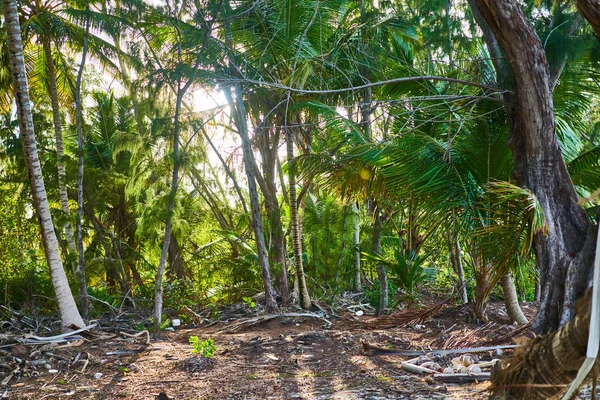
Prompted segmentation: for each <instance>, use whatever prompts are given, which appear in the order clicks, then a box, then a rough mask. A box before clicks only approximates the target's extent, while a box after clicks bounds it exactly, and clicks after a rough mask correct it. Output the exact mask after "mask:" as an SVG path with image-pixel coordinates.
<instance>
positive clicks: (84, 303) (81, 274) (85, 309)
mask: <svg viewBox="0 0 600 400" xmlns="http://www.w3.org/2000/svg"><path fill="white" fill-rule="evenodd" d="M90 22H91V20H90V18H87V19H86V22H85V32H86V35H85V38H84V39H83V53H82V55H81V64H80V65H79V71H78V72H77V82H76V84H75V113H76V121H75V124H76V126H77V153H78V169H77V221H76V225H75V227H76V232H77V251H78V252H79V265H78V268H77V278H78V281H79V304H80V306H81V313H82V314H83V317H84V318H87V317H88V313H89V307H90V305H89V299H88V297H87V284H86V279H85V253H84V248H83V232H82V226H81V225H82V219H83V169H84V154H83V117H82V105H81V80H82V77H83V69H84V68H85V61H86V57H87V51H88V34H89V29H90Z"/></svg>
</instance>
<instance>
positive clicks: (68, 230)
mask: <svg viewBox="0 0 600 400" xmlns="http://www.w3.org/2000/svg"><path fill="white" fill-rule="evenodd" d="M42 47H43V49H44V56H45V57H46V64H47V68H48V86H49V88H50V102H51V104H52V121H53V124H54V135H55V138H56V166H57V168H58V193H59V197H60V207H61V209H62V211H63V213H64V214H65V218H66V220H65V221H66V222H65V224H64V230H65V237H66V238H67V248H68V249H69V252H68V254H67V260H68V263H69V265H70V266H71V271H72V272H73V275H75V276H76V274H77V271H76V268H75V265H76V262H75V259H74V258H73V256H74V255H75V254H76V252H77V247H76V245H75V238H74V235H73V227H72V226H71V211H70V210H69V194H68V193H67V171H66V169H65V160H64V158H65V150H64V143H63V135H62V122H61V119H60V105H59V104H58V90H57V87H56V69H55V67H54V59H53V58H52V44H51V42H50V39H49V38H44V39H43V40H42Z"/></svg>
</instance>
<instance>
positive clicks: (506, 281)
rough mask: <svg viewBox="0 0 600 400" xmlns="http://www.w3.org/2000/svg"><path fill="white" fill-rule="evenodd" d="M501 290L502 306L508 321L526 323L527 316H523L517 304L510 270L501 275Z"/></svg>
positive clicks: (515, 290) (517, 299) (515, 289)
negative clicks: (502, 296)
mask: <svg viewBox="0 0 600 400" xmlns="http://www.w3.org/2000/svg"><path fill="white" fill-rule="evenodd" d="M502 291H503V292H504V306H505V307H506V313H507V314H508V318H510V322H516V323H517V324H519V325H524V324H526V323H527V322H528V321H527V317H525V314H523V311H522V310H521V306H520V305H519V298H518V297H517V288H516V287H515V280H514V279H513V277H512V274H511V273H510V271H509V272H507V273H506V274H504V275H503V276H502Z"/></svg>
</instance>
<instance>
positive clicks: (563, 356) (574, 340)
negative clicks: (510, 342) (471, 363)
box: [491, 290, 598, 400]
mask: <svg viewBox="0 0 600 400" xmlns="http://www.w3.org/2000/svg"><path fill="white" fill-rule="evenodd" d="M591 293H592V292H591V290H588V291H587V292H586V294H585V295H584V296H583V297H582V298H581V299H580V300H579V301H578V302H577V305H576V311H575V317H574V318H573V319H572V320H571V321H570V322H569V323H568V324H567V325H565V326H564V327H563V328H562V329H560V330H558V331H556V332H553V333H551V334H548V335H544V336H538V337H536V338H534V339H530V340H529V341H528V342H526V343H524V344H523V346H522V347H520V348H518V349H517V350H516V351H515V355H514V356H513V357H512V358H510V359H508V360H504V361H502V362H501V363H499V364H497V365H496V368H495V369H494V371H493V372H492V384H493V387H492V390H493V392H492V395H491V398H494V399H530V400H538V399H539V400H541V399H558V398H560V396H561V395H562V393H564V392H565V391H566V390H567V386H568V385H569V383H570V382H571V381H572V380H573V379H574V378H575V376H576V375H577V372H578V371H579V367H580V366H581V364H582V363H583V360H584V359H585V355H586V350H587V342H588V332H589V325H590V312H591V307H590V306H591V300H592V294H591ZM594 369H595V370H596V371H597V369H598V362H597V364H596V365H595V368H594ZM591 378H592V377H591V376H589V377H588V380H590V379H591Z"/></svg>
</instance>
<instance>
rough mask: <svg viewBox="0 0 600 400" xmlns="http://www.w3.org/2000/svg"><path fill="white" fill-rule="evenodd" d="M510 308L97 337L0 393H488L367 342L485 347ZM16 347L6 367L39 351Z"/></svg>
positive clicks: (502, 330)
mask: <svg viewBox="0 0 600 400" xmlns="http://www.w3.org/2000/svg"><path fill="white" fill-rule="evenodd" d="M502 309H503V308H502V306H501V305H500V304H492V305H491V306H490V314H491V315H492V321H493V322H490V323H488V324H483V325H482V324H473V323H471V324H469V323H466V322H465V321H466V319H467V315H468V310H467V308H466V307H447V308H445V309H443V310H441V311H440V312H439V313H437V315H435V316H433V317H432V318H429V319H427V320H426V321H425V322H423V323H421V324H413V325H409V326H404V327H393V328H389V329H380V328H378V326H377V324H373V323H371V324H368V322H372V321H374V320H373V317H367V316H362V317H360V318H357V317H355V316H354V314H353V313H350V312H348V313H346V315H345V316H344V315H343V314H341V313H340V316H341V318H339V319H335V320H332V324H331V326H328V325H327V324H324V323H323V320H321V319H319V318H276V319H273V320H270V321H266V322H263V323H260V324H256V325H254V326H250V327H247V328H246V329H240V330H239V331H236V332H226V331H224V330H226V329H227V328H228V327H232V326H233V325H232V324H235V321H233V322H230V323H219V324H216V325H213V326H211V327H209V328H193V329H188V328H181V329H179V328H178V329H177V331H175V332H169V333H165V335H164V338H163V340H161V341H153V342H152V343H151V344H146V340H145V339H144V338H143V337H141V336H140V337H138V338H131V337H124V338H123V337H120V336H119V335H114V334H113V335H107V334H102V335H100V336H98V337H96V338H94V335H93V334H91V333H90V334H89V335H85V336H86V338H87V340H86V341H85V342H84V343H83V344H79V345H77V344H76V345H75V346H72V347H62V348H59V349H57V348H54V349H53V350H52V351H51V352H50V353H48V352H47V351H48V350H46V353H44V352H42V354H43V357H46V358H48V360H47V361H48V363H51V366H52V370H48V369H47V368H48V367H49V366H48V365H46V366H45V368H44V366H43V365H38V366H34V365H29V366H28V367H22V368H21V373H20V375H16V376H14V377H13V378H11V379H10V380H9V381H8V382H7V384H5V385H4V386H3V387H0V398H9V399H32V400H33V399H35V400H42V399H109V400H110V399H149V400H150V399H157V398H159V395H160V393H165V394H166V395H167V396H168V398H170V399H373V400H375V399H464V398H468V399H470V400H476V399H485V398H487V397H488V391H487V389H488V386H489V383H488V382H481V383H466V384H444V383H440V382H438V381H435V380H434V379H433V378H431V377H430V376H424V375H418V374H414V373H411V372H407V371H405V370H403V369H402V368H401V362H402V361H403V360H406V359H407V358H410V357H401V356H397V355H369V354H368V353H365V352H364V351H363V346H362V342H367V343H370V344H375V345H378V346H380V347H388V348H394V349H441V348H444V347H445V348H458V347H474V346H483V345H485V344H486V343H489V342H490V340H493V339H497V338H502V337H503V336H505V335H506V334H507V333H508V334H510V332H511V330H514V329H515V327H512V326H510V325H508V324H506V322H507V321H506V317H505V315H504V314H503V311H502ZM524 311H525V313H526V314H527V315H528V316H532V315H533V314H534V313H535V307H534V306H533V305H524ZM248 317H252V315H249V316H248ZM190 336H198V337H199V339H200V340H206V339H213V340H214V342H215V345H216V351H215V352H214V358H213V359H210V361H207V360H208V359H204V358H203V357H201V356H199V355H194V354H192V353H191V349H192V347H191V345H190V344H189V342H188V339H189V337H190ZM510 342H511V340H510V339H509V340H507V341H506V343H508V344H510ZM9 350H10V352H9V351H4V353H6V354H4V361H3V362H5V363H4V364H0V367H3V368H7V367H9V366H11V365H12V366H11V368H12V367H14V364H11V362H12V363H14V357H15V354H17V355H18V356H19V357H20V358H21V359H22V360H33V359H35V358H39V357H40V352H37V353H35V349H33V348H31V347H29V346H18V345H17V346H13V347H12V348H9ZM38 350H39V349H38ZM489 356H491V354H490V355H489ZM11 357H12V358H11ZM61 358H62V360H61ZM488 358H489V357H488ZM11 359H12V361H11ZM73 360H77V361H76V362H73ZM85 360H88V361H85ZM40 363H41V362H40ZM25 364H31V361H29V362H27V361H24V362H23V363H22V365H25ZM84 365H85V368H84ZM82 369H84V372H81V371H82ZM3 375H4V376H5V377H8V373H6V372H3ZM4 380H6V378H4ZM2 392H4V393H2ZM164 398H165V397H163V399H164Z"/></svg>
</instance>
